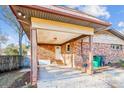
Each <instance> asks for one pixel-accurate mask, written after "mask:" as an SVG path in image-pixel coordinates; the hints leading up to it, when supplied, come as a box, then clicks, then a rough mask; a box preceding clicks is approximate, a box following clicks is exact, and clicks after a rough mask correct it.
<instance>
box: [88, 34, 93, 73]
mask: <svg viewBox="0 0 124 93" xmlns="http://www.w3.org/2000/svg"><path fill="white" fill-rule="evenodd" d="M92 49H93V36H92V35H90V36H89V61H88V68H87V73H88V74H90V75H91V74H93V69H92V68H93V65H92V59H93V53H92V51H93V50H92Z"/></svg>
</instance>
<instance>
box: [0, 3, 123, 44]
mask: <svg viewBox="0 0 124 93" xmlns="http://www.w3.org/2000/svg"><path fill="white" fill-rule="evenodd" d="M67 7H70V8H73V9H77V10H79V11H83V12H86V13H88V14H90V15H93V16H95V17H97V18H100V19H102V20H105V21H108V22H110V23H112V26H111V28H114V29H116V30H118V31H120V32H121V33H124V6H123V5H122V6H120V5H106V6H99V5H93V6H91V5H89V6H87V5H73V6H72V5H71V6H70V5H68V6H67ZM0 12H2V11H0ZM0 17H1V16H0ZM0 30H1V31H2V32H3V33H4V34H5V35H7V36H8V38H9V41H8V42H7V44H9V43H15V44H18V34H17V32H16V31H15V30H14V29H13V28H12V27H10V26H9V25H7V24H6V22H3V21H1V20H0ZM27 42H28V39H27V36H26V35H25V36H24V38H23V43H26V44H27Z"/></svg>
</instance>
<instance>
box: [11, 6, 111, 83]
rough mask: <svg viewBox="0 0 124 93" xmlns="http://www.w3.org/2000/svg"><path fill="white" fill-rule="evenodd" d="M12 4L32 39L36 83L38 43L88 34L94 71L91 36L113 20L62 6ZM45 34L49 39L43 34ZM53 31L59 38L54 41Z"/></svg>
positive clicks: (57, 42)
mask: <svg viewBox="0 0 124 93" xmlns="http://www.w3.org/2000/svg"><path fill="white" fill-rule="evenodd" d="M10 8H11V10H12V12H13V13H14V15H15V16H16V18H17V20H18V22H19V23H20V24H21V26H22V28H23V30H24V31H25V32H26V34H27V36H28V38H29V39H30V41H31V65H32V66H31V83H32V85H36V84H37V75H38V74H37V72H38V57H37V45H38V44H46V45H47V44H50V45H63V44H65V43H68V42H70V41H73V40H78V39H80V38H82V37H85V36H88V37H89V52H88V55H89V56H88V68H87V73H88V74H92V71H93V70H92V57H93V56H92V55H93V54H92V42H93V41H92V38H93V35H94V32H95V31H100V30H103V29H106V28H107V27H108V26H110V25H111V24H110V23H108V22H105V21H102V20H99V19H97V18H95V17H92V16H89V15H87V14H84V13H82V12H79V11H76V10H72V9H70V8H66V7H62V6H34V5H32V6H28V5H21V6H20V5H16V6H14V5H12V6H10ZM51 32H52V33H51ZM53 33H54V34H53ZM43 34H44V37H45V38H46V39H43V38H42V37H43ZM61 34H63V35H64V36H65V38H63V36H61ZM54 35H55V36H57V38H59V39H57V40H56V41H55V42H51V38H54Z"/></svg>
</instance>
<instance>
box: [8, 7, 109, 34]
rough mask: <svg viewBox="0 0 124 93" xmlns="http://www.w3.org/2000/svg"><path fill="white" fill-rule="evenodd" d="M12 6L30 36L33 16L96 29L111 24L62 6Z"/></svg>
mask: <svg viewBox="0 0 124 93" xmlns="http://www.w3.org/2000/svg"><path fill="white" fill-rule="evenodd" d="M10 8H11V10H12V11H13V13H14V15H15V16H16V18H17V20H18V21H19V22H20V24H21V25H22V27H23V29H24V31H25V32H26V34H27V35H28V36H30V33H29V30H30V26H31V20H30V19H31V17H37V18H43V19H48V20H54V21H60V22H65V23H71V24H76V25H81V26H87V27H93V28H95V30H96V31H98V30H101V29H105V28H106V27H108V26H110V25H111V23H109V22H105V21H103V20H100V19H98V18H95V17H93V16H90V15H87V14H85V13H82V12H79V11H77V10H73V9H70V8H67V7H62V6H51V5H49V6H47V5H45V6H44V5H41V6H36V5H11V6H10ZM19 12H21V13H22V14H23V15H25V18H22V17H20V16H19V15H18V13H19Z"/></svg>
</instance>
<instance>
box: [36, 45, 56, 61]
mask: <svg viewBox="0 0 124 93" xmlns="http://www.w3.org/2000/svg"><path fill="white" fill-rule="evenodd" d="M38 59H43V60H54V59H55V46H54V45H38Z"/></svg>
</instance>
